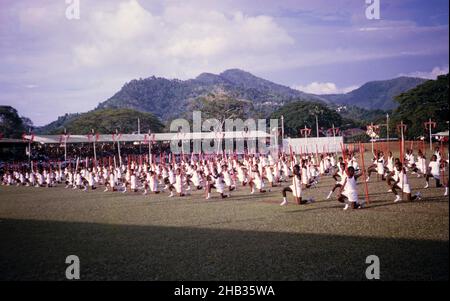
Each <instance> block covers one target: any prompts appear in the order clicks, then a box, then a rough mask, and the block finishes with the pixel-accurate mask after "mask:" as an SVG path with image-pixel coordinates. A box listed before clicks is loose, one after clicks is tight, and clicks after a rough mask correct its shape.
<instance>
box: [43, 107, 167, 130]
mask: <svg viewBox="0 0 450 301" xmlns="http://www.w3.org/2000/svg"><path fill="white" fill-rule="evenodd" d="M138 118H139V120H140V129H141V133H146V132H148V130H149V129H150V130H151V131H152V132H161V131H162V130H163V128H164V125H163V124H162V123H161V121H160V120H159V119H158V118H157V117H155V116H154V115H153V114H151V113H146V112H139V111H135V110H131V109H102V110H95V111H90V112H87V113H83V114H70V115H67V114H66V115H65V116H62V117H59V118H58V120H56V121H54V122H52V123H50V124H49V125H47V126H45V127H42V128H40V129H38V130H37V131H36V132H37V133H39V134H55V135H56V134H61V133H63V132H64V128H65V129H66V130H67V132H68V133H76V134H89V133H90V132H91V130H92V129H94V130H95V131H96V132H99V133H102V134H107V133H114V132H115V130H116V129H118V130H119V131H120V132H121V133H132V132H137V127H138V126H137V120H138Z"/></svg>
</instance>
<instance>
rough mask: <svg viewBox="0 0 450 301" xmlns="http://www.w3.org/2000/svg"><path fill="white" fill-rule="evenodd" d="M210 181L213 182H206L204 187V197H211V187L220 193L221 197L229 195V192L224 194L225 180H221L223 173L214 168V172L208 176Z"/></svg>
mask: <svg viewBox="0 0 450 301" xmlns="http://www.w3.org/2000/svg"><path fill="white" fill-rule="evenodd" d="M209 179H210V181H213V182H214V184H208V185H207V187H206V193H207V194H206V199H207V200H209V199H210V198H211V190H212V189H213V188H215V189H216V191H217V193H219V194H220V197H221V198H222V199H224V198H227V197H229V196H230V195H229V194H224V189H225V185H224V184H225V182H224V180H223V175H222V174H221V173H219V172H218V171H217V169H216V168H215V169H214V173H213V174H211V175H210V176H209Z"/></svg>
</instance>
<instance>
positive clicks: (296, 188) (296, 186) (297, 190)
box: [289, 176, 302, 198]
mask: <svg viewBox="0 0 450 301" xmlns="http://www.w3.org/2000/svg"><path fill="white" fill-rule="evenodd" d="M289 188H291V190H292V194H293V195H294V197H297V198H300V197H301V196H302V183H301V182H300V180H299V179H298V177H297V176H294V177H293V178H292V185H290V186H289Z"/></svg>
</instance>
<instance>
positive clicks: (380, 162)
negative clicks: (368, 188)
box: [366, 151, 385, 182]
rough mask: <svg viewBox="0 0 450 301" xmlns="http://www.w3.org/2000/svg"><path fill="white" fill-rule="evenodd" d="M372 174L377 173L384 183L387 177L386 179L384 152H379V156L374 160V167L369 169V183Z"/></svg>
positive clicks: (367, 180)
mask: <svg viewBox="0 0 450 301" xmlns="http://www.w3.org/2000/svg"><path fill="white" fill-rule="evenodd" d="M372 172H376V173H377V175H378V176H381V179H382V180H383V181H384V180H385V177H384V155H383V152H381V151H380V152H378V154H377V155H376V156H375V159H374V164H373V165H372V166H370V167H369V168H368V169H367V173H368V176H367V179H366V182H369V180H370V175H371V174H372Z"/></svg>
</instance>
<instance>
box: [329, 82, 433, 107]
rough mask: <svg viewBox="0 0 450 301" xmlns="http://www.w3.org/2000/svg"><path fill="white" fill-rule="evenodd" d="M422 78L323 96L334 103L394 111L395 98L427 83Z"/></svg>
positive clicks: (378, 84) (376, 83)
mask: <svg viewBox="0 0 450 301" xmlns="http://www.w3.org/2000/svg"><path fill="white" fill-rule="evenodd" d="M425 81H426V80H425V79H422V78H413V77H398V78H394V79H390V80H381V81H371V82H368V83H366V84H364V85H362V86H361V87H359V88H358V89H356V90H353V91H351V92H349V93H346V94H329V95H321V97H322V98H325V99H327V100H329V101H331V102H333V103H336V104H342V105H353V106H357V107H361V108H364V109H368V110H392V109H395V108H396V107H397V106H398V103H397V102H396V101H395V100H394V98H395V96H397V95H399V94H401V93H403V92H406V91H408V90H410V89H412V88H415V87H416V86H418V85H420V84H422V83H423V82H425Z"/></svg>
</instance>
